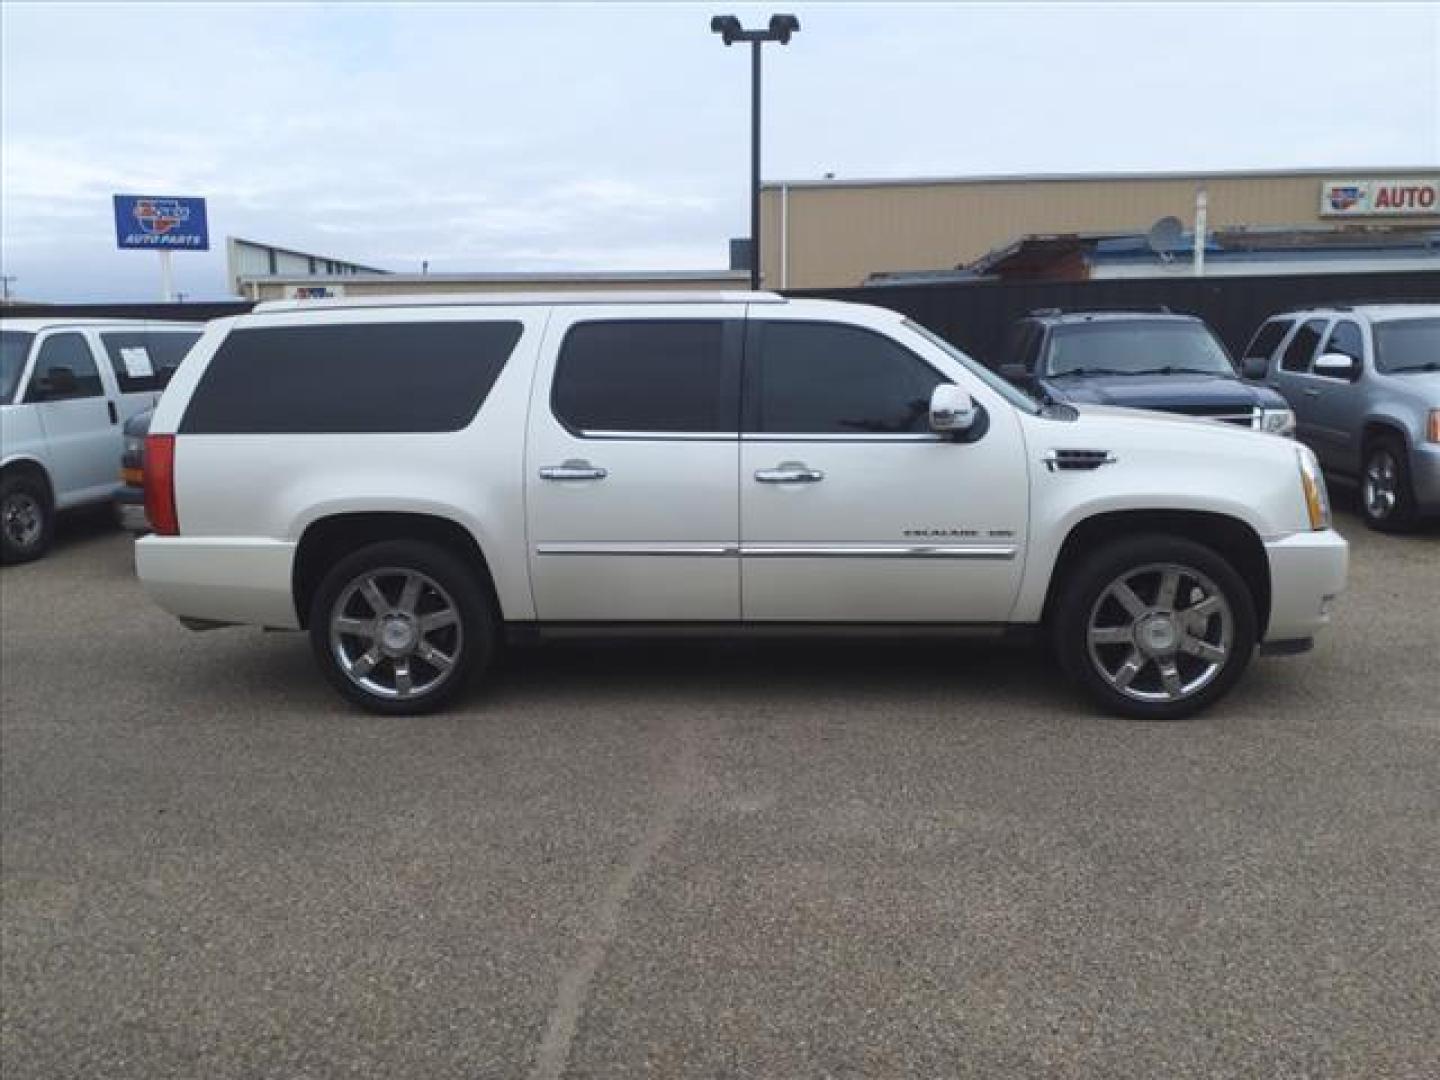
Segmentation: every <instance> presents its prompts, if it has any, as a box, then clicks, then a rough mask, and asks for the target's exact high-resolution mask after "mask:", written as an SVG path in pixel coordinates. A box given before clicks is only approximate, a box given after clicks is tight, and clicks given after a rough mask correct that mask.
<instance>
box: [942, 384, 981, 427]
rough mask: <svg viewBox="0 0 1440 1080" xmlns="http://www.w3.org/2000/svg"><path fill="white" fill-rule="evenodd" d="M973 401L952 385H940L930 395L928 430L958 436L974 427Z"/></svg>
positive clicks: (974, 412) (974, 410) (975, 412)
mask: <svg viewBox="0 0 1440 1080" xmlns="http://www.w3.org/2000/svg"><path fill="white" fill-rule="evenodd" d="M977 411H978V410H977V409H976V406H975V399H974V398H972V397H971V396H970V395H969V394H967V393H966V392H965V391H964V390H962V389H960V387H958V386H956V385H954V384H953V383H941V384H940V385H939V386H937V387H935V390H934V392H933V393H932V394H931V395H930V430H931V431H934V432H938V433H939V434H941V435H958V434H961V433H962V432H966V431H969V430H970V429H971V428H972V427H974V426H975V417H976V414H977Z"/></svg>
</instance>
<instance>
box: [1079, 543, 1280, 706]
mask: <svg viewBox="0 0 1440 1080" xmlns="http://www.w3.org/2000/svg"><path fill="white" fill-rule="evenodd" d="M1171 570H1175V571H1177V585H1176V589H1177V590H1178V589H1181V588H1183V589H1184V590H1185V591H1184V594H1183V595H1181V596H1179V597H1178V598H1177V599H1175V600H1173V601H1172V603H1171V606H1170V609H1169V610H1172V611H1175V612H1178V614H1176V615H1174V617H1173V618H1172V617H1162V614H1161V613H1162V612H1163V610H1165V609H1163V608H1162V607H1161V606H1158V605H1161V604H1163V598H1162V594H1161V593H1162V589H1163V581H1164V578H1165V576H1166V574H1167V573H1168V572H1169V571H1171ZM1127 574H1133V575H1135V577H1134V578H1133V579H1132V580H1133V583H1134V584H1133V586H1132V587H1131V590H1130V591H1131V593H1132V594H1133V595H1132V597H1131V598H1130V599H1131V600H1132V603H1133V602H1134V601H1136V600H1138V601H1140V602H1141V604H1140V606H1141V607H1143V608H1145V610H1146V611H1147V612H1149V614H1145V615H1143V616H1140V617H1136V616H1135V615H1133V614H1132V613H1130V612H1129V611H1128V610H1124V611H1122V608H1121V605H1120V600H1119V598H1118V596H1117V595H1116V594H1114V593H1110V592H1109V590H1110V589H1111V586H1112V585H1113V584H1114V583H1115V582H1116V581H1117V580H1119V579H1122V578H1123V577H1124V576H1125V575H1127ZM1066 576H1067V578H1068V580H1067V581H1065V582H1064V583H1063V584H1062V591H1061V593H1060V595H1059V598H1058V600H1057V603H1056V606H1055V611H1054V618H1053V619H1052V625H1051V631H1052V637H1053V641H1054V646H1055V652H1056V655H1057V656H1058V657H1059V660H1060V663H1061V666H1062V667H1063V668H1064V669H1065V672H1066V674H1068V675H1069V676H1070V677H1071V678H1072V679H1073V680H1075V681H1076V682H1077V683H1079V684H1080V686H1081V687H1083V688H1084V689H1085V691H1086V692H1087V693H1088V694H1089V695H1090V696H1091V697H1092V698H1094V700H1095V701H1096V702H1097V703H1098V704H1099V705H1100V706H1101V707H1102V708H1104V709H1106V710H1107V711H1109V712H1112V713H1115V714H1117V715H1120V716H1124V717H1129V718H1131V719H1136V720H1180V719H1183V718H1184V717H1187V716H1192V715H1194V714H1195V713H1197V712H1200V711H1201V710H1202V709H1205V708H1208V707H1209V706H1210V705H1213V704H1214V703H1215V702H1216V701H1218V700H1219V699H1220V698H1222V697H1224V696H1225V694H1227V693H1228V692H1229V691H1230V689H1231V688H1232V687H1233V686H1234V685H1235V683H1236V682H1237V681H1238V680H1239V678H1240V676H1241V675H1242V674H1244V671H1245V668H1246V667H1247V666H1248V665H1249V663H1250V658H1251V656H1252V655H1253V654H1254V652H1255V640H1256V636H1257V632H1258V631H1257V627H1256V617H1255V601H1254V598H1253V597H1252V596H1251V595H1250V590H1249V588H1248V587H1247V586H1246V584H1245V581H1244V579H1243V578H1241V577H1240V575H1239V574H1238V573H1237V572H1236V571H1235V569H1234V567H1232V566H1231V565H1230V564H1229V563H1228V562H1227V561H1226V560H1225V559H1224V558H1223V557H1222V556H1221V555H1219V554H1218V553H1217V552H1215V551H1214V550H1212V549H1211V548H1208V547H1205V546H1204V545H1203V544H1198V543H1195V542H1194V541H1191V540H1186V539H1183V538H1181V537H1178V536H1171V535H1167V534H1163V533H1157V534H1151V535H1141V536H1136V537H1130V538H1126V539H1122V540H1115V541H1111V542H1109V543H1106V544H1104V545H1103V546H1101V547H1100V548H1098V549H1097V550H1095V551H1093V552H1091V553H1090V554H1089V555H1087V556H1085V557H1084V558H1083V559H1082V560H1081V561H1080V563H1079V564H1078V565H1077V566H1076V567H1075V568H1074V569H1073V570H1071V571H1068V572H1067V573H1066ZM1152 581H1153V583H1154V592H1153V593H1150V592H1148V591H1147V590H1148V588H1149V586H1150V583H1151V582H1152ZM1187 582H1188V584H1187ZM1126 584H1127V585H1130V584H1131V582H1129V581H1127V582H1126ZM1212 590H1213V592H1214V593H1218V595H1219V596H1220V597H1222V598H1223V605H1217V606H1216V609H1215V613H1214V614H1213V615H1212V614H1201V612H1204V611H1206V610H1207V609H1206V608H1199V609H1197V610H1196V612H1195V613H1194V614H1192V615H1190V616H1189V617H1188V618H1187V617H1186V613H1187V611H1188V610H1189V608H1190V606H1191V605H1192V604H1194V603H1197V601H1196V600H1195V597H1197V596H1200V597H1208V596H1210V595H1211V594H1212ZM1205 603H1206V604H1207V605H1208V604H1209V603H1210V601H1208V600H1206V601H1205ZM1112 613H1114V614H1112ZM1092 618H1093V619H1094V621H1095V622H1096V623H1100V622H1101V621H1102V620H1103V622H1104V623H1105V625H1102V626H1097V628H1096V632H1097V638H1098V635H1100V634H1111V635H1121V636H1123V635H1125V634H1129V635H1131V638H1130V639H1128V640H1124V641H1111V642H1106V643H1097V644H1095V645H1092V644H1091V641H1090V632H1091V626H1092ZM1117 618H1118V623H1116V622H1115V620H1116V619H1117ZM1126 620H1132V622H1131V623H1130V624H1129V625H1126ZM1192 623H1194V624H1195V625H1199V626H1202V627H1204V629H1203V630H1201V631H1199V632H1197V633H1192V632H1191V631H1192V627H1191V624H1192ZM1227 628H1228V629H1227ZM1227 634H1228V638H1227V637H1226V635H1227ZM1142 638H1143V639H1144V640H1143V643H1142ZM1172 638H1173V640H1174V641H1175V642H1176V644H1175V645H1174V646H1170V645H1169V644H1168V641H1169V640H1171V639H1172ZM1211 640H1213V641H1214V645H1215V646H1219V645H1222V644H1223V645H1224V646H1225V648H1224V656H1223V658H1222V659H1202V658H1200V657H1196V656H1192V655H1189V653H1188V652H1187V651H1186V649H1185V648H1184V647H1182V646H1181V645H1180V643H1181V642H1185V643H1187V644H1189V645H1193V646H1194V647H1195V648H1201V647H1204V646H1206V645H1209V644H1210V641H1211ZM1212 647H1213V646H1212ZM1155 648H1159V649H1160V650H1169V651H1160V652H1156V653H1153V654H1152V652H1150V650H1151V649H1155ZM1135 660H1138V661H1140V663H1141V665H1142V666H1140V667H1139V668H1138V670H1137V673H1135V674H1133V676H1132V677H1133V680H1134V681H1133V682H1132V683H1131V684H1130V686H1129V688H1128V689H1126V688H1121V687H1119V686H1117V685H1115V684H1114V683H1112V681H1111V677H1114V676H1116V675H1119V673H1120V669H1121V668H1124V667H1126V666H1127V665H1130V664H1131V663H1132V662H1133V661H1135ZM1167 662H1168V666H1169V669H1170V672H1171V674H1172V675H1173V676H1175V677H1176V681H1175V683H1174V685H1175V686H1176V687H1178V688H1180V690H1181V691H1182V692H1181V693H1180V694H1179V695H1178V696H1173V697H1164V698H1163V699H1161V700H1154V699H1153V698H1154V697H1155V696H1156V695H1166V694H1168V693H1169V691H1168V690H1167V686H1168V685H1169V684H1166V683H1165V679H1164V678H1163V671H1164V666H1165V665H1166V664H1167ZM1102 665H1114V667H1115V671H1113V672H1111V677H1107V675H1106V674H1105V673H1104V672H1103V671H1102ZM1187 680H1188V681H1187ZM1192 688H1193V689H1192ZM1142 694H1143V695H1147V696H1149V697H1151V698H1152V699H1151V700H1141V699H1140V697H1138V696H1136V695H1142Z"/></svg>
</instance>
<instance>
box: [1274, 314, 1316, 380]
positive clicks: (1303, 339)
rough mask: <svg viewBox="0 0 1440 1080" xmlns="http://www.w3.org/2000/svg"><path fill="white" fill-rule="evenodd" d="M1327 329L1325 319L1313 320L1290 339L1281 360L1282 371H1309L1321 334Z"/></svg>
mask: <svg viewBox="0 0 1440 1080" xmlns="http://www.w3.org/2000/svg"><path fill="white" fill-rule="evenodd" d="M1324 329H1325V320H1324V319H1311V320H1310V321H1309V322H1307V323H1306V324H1305V325H1304V326H1302V327H1300V329H1299V330H1297V331H1295V336H1294V337H1293V338H1291V339H1290V344H1289V345H1287V346H1285V355H1284V356H1283V357H1282V358H1281V360H1280V370H1281V371H1309V370H1310V361H1311V360H1312V359H1313V358H1314V356H1315V346H1317V345H1319V344H1320V333H1321V331H1323V330H1324Z"/></svg>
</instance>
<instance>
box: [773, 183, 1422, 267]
mask: <svg viewBox="0 0 1440 1080" xmlns="http://www.w3.org/2000/svg"><path fill="white" fill-rule="evenodd" d="M1202 190H1203V191H1204V192H1205V195H1206V202H1207V216H1208V228H1209V229H1211V230H1231V231H1233V230H1241V229H1251V230H1254V229H1265V228H1287V229H1321V228H1329V229H1342V230H1343V229H1348V228H1351V227H1355V226H1365V227H1367V229H1368V230H1369V231H1370V232H1372V233H1376V234H1377V235H1383V232H1384V230H1385V228H1386V227H1391V228H1394V229H1396V230H1402V231H1408V230H1412V229H1431V230H1434V229H1440V168H1437V167H1435V166H1429V167H1410V168H1371V169H1359V170H1356V169H1334V168H1328V169H1300V170H1290V171H1260V172H1197V173H1115V174H1087V175H1070V176H1063V175H1035V176H985V177H946V178H929V179H898V180H850V179H831V178H827V179H824V180H811V181H803V182H799V183H773V184H767V185H765V186H764V188H763V190H762V192H761V225H760V228H761V241H762V242H761V261H762V265H761V270H762V274H763V282H764V285H765V287H767V288H779V289H812V288H825V289H828V288H844V287H846V286H852V285H859V284H861V283H863V282H864V281H865V280H866V279H867V278H870V277H871V276H872V275H874V274H881V273H887V272H915V271H927V270H953V269H955V268H956V267H964V266H967V265H969V264H971V263H973V262H975V261H976V260H979V259H981V258H982V257H983V256H985V255H986V254H987V253H989V252H993V251H996V250H1002V249H1004V248H1006V246H1007V245H1010V244H1012V243H1014V242H1015V241H1017V240H1018V239H1020V238H1022V237H1026V236H1034V235H1049V236H1054V235H1057V234H1066V233H1073V234H1079V235H1093V234H1122V233H1141V234H1144V233H1145V232H1146V231H1147V230H1148V229H1149V228H1150V226H1151V225H1152V224H1154V223H1155V222H1156V221H1157V220H1159V219H1161V218H1164V217H1176V218H1179V219H1180V221H1181V222H1182V223H1184V225H1185V227H1186V228H1187V229H1192V228H1193V227H1194V224H1195V217H1196V204H1197V194H1198V193H1199V192H1200V191H1202ZM1337 269H1343V268H1340V267H1337Z"/></svg>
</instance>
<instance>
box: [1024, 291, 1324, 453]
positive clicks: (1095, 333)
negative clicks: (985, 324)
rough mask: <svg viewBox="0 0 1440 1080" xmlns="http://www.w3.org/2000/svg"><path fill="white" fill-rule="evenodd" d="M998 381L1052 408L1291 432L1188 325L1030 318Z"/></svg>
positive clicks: (1051, 314) (1205, 330) (1207, 334)
mask: <svg viewBox="0 0 1440 1080" xmlns="http://www.w3.org/2000/svg"><path fill="white" fill-rule="evenodd" d="M1000 371H1001V374H1003V375H1004V376H1005V377H1006V378H1008V379H1010V380H1011V381H1013V382H1015V383H1017V384H1019V385H1021V386H1026V387H1029V388H1030V389H1032V390H1034V391H1036V392H1038V393H1041V394H1043V395H1045V396H1047V397H1050V398H1052V399H1054V400H1057V401H1069V402H1091V403H1094V404H1098V405H1121V406H1125V407H1127V408H1132V409H1154V410H1158V411H1161V412H1176V413H1185V414H1187V415H1189V416H1200V417H1204V418H1206V419H1209V420H1223V421H1227V422H1229V423H1232V424H1238V425H1240V426H1242V427H1249V428H1254V429H1255V430H1256V431H1269V432H1273V433H1275V434H1277V435H1288V434H1290V433H1291V432H1292V431H1293V430H1294V421H1295V418H1294V415H1293V414H1292V413H1291V411H1290V408H1289V406H1287V405H1286V403H1285V399H1284V398H1282V397H1281V396H1280V395H1279V394H1277V393H1275V392H1274V391H1271V390H1269V389H1266V388H1265V387H1259V386H1251V385H1248V384H1246V383H1245V382H1243V381H1242V380H1241V379H1240V376H1239V373H1238V372H1237V371H1236V369H1235V366H1234V365H1233V364H1232V363H1231V361H1230V355H1229V353H1227V352H1226V351H1225V346H1224V345H1222V344H1221V343H1220V339H1219V338H1217V337H1216V336H1215V334H1214V333H1213V332H1212V331H1211V330H1210V327H1208V326H1207V325H1205V322H1204V321H1203V320H1201V319H1198V318H1196V317H1194V316H1193V315H1176V314H1171V313H1170V312H1165V311H1161V312H1138V311H1137V312H1127V311H1073V312H1061V311H1055V310H1049V311H1039V312H1036V313H1034V314H1032V315H1030V316H1028V317H1027V318H1024V319H1020V320H1019V321H1018V322H1017V323H1016V324H1015V326H1014V327H1013V328H1012V330H1011V333H1010V337H1009V340H1008V342H1007V345H1006V351H1005V356H1004V360H1003V366H1002V367H1001V369H1000Z"/></svg>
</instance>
